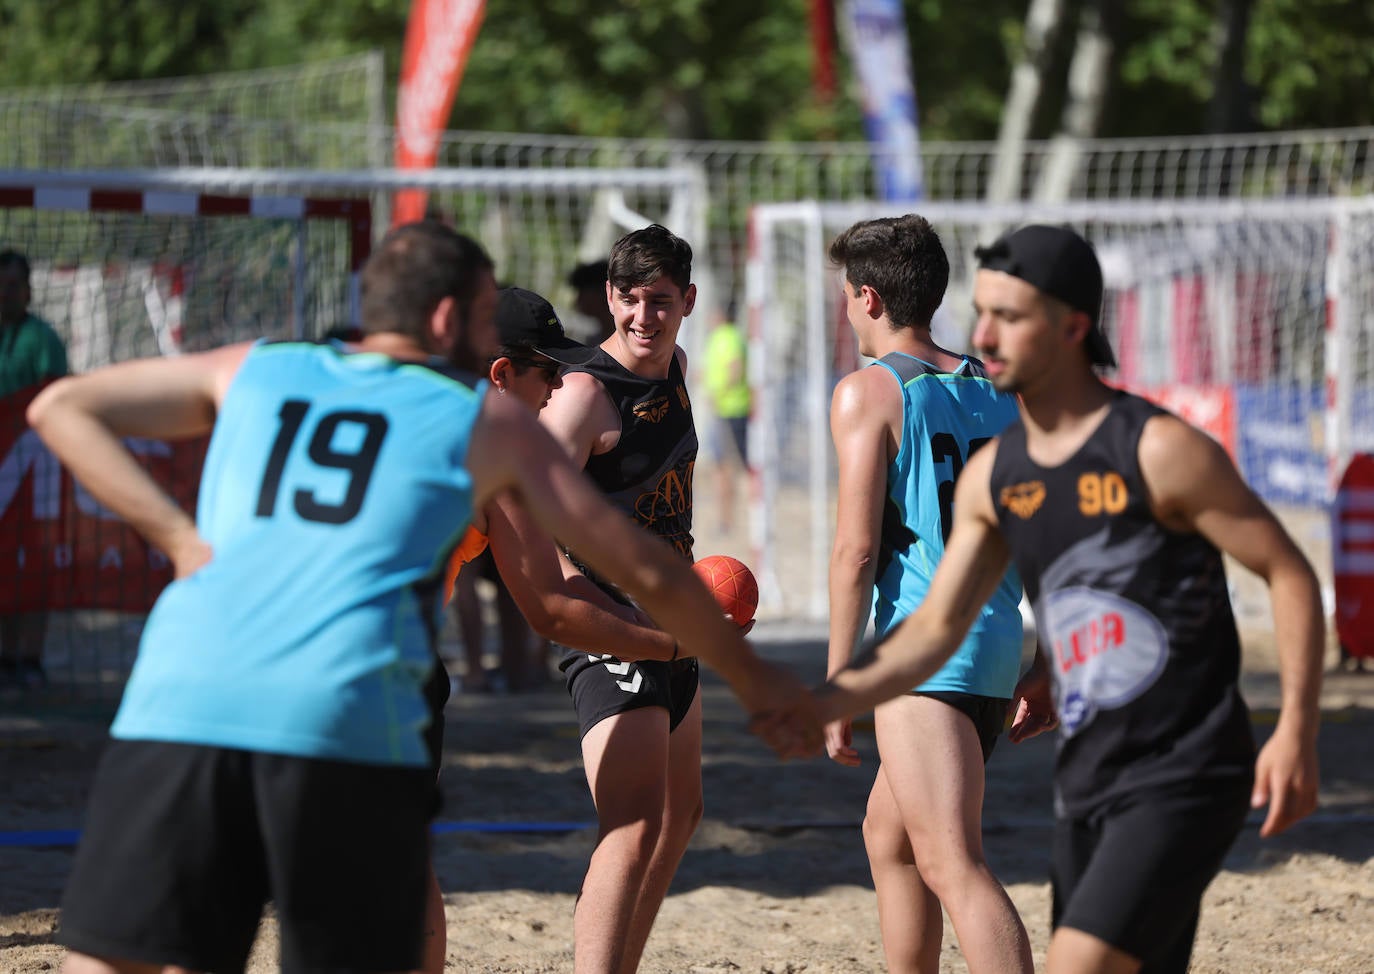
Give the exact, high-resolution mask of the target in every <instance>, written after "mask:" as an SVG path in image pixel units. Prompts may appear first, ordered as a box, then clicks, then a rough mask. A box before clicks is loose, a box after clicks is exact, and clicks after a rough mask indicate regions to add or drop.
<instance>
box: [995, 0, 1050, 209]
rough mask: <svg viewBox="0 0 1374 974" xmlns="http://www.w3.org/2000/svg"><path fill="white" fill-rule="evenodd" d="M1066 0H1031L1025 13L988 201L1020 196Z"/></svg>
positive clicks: (1004, 109) (999, 132) (1003, 113)
mask: <svg viewBox="0 0 1374 974" xmlns="http://www.w3.org/2000/svg"><path fill="white" fill-rule="evenodd" d="M1064 7H1065V0H1031V3H1030V9H1029V10H1027V11H1026V37H1025V43H1024V44H1023V45H1022V47H1021V59H1020V60H1019V61H1018V62H1017V63H1016V67H1015V68H1013V69H1012V73H1011V90H1010V91H1008V92H1007V103H1006V105H1005V106H1003V108H1002V124H1001V126H1000V128H999V129H998V132H997V156H996V158H995V160H994V162H993V168H992V175H991V177H990V178H989V180H988V192H987V198H988V199H989V200H991V201H1000V200H1011V199H1017V198H1019V197H1020V195H1021V170H1022V156H1023V154H1024V153H1025V146H1026V138H1027V136H1028V135H1029V134H1030V128H1031V121H1032V120H1033V119H1034V118H1035V109H1036V107H1037V106H1038V105H1039V104H1040V93H1041V91H1042V90H1043V89H1044V87H1045V78H1046V76H1048V74H1049V72H1050V68H1051V66H1052V65H1051V63H1050V62H1051V58H1052V57H1053V52H1054V41H1055V38H1056V37H1057V36H1058V34H1059V31H1060V28H1061V26H1062V24H1063V20H1064Z"/></svg>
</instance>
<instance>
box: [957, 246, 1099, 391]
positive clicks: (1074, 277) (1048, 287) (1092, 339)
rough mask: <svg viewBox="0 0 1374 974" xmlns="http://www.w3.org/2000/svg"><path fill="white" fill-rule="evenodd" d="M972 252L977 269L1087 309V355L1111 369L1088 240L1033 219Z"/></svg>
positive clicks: (1096, 266)
mask: <svg viewBox="0 0 1374 974" xmlns="http://www.w3.org/2000/svg"><path fill="white" fill-rule="evenodd" d="M973 255H974V256H975V257H977V258H978V266H979V267H980V268H982V269H984V270H989V271H1001V272H1002V273H1004V274H1010V275H1011V276H1012V277H1019V278H1021V280H1023V281H1025V282H1026V283H1028V284H1033V285H1034V286H1035V287H1036V288H1037V289H1039V290H1040V291H1042V292H1044V293H1045V294H1048V295H1049V296H1050V297H1052V298H1058V299H1059V300H1060V301H1063V302H1064V303H1065V304H1067V305H1068V306H1069V307H1070V308H1073V309H1074V310H1075V311H1081V312H1083V313H1084V314H1086V315H1087V316H1088V320H1089V321H1091V322H1092V327H1091V328H1090V329H1089V330H1088V334H1087V337H1085V338H1084V339H1083V345H1084V347H1085V348H1086V349H1087V350H1088V359H1089V360H1090V361H1091V362H1092V363H1093V365H1103V366H1108V367H1110V368H1116V355H1115V354H1113V352H1112V346H1111V344H1110V343H1109V342H1108V341H1107V336H1106V334H1104V333H1103V331H1102V321H1101V319H1102V265H1101V264H1099V263H1098V262H1097V254H1096V253H1094V251H1093V248H1092V246H1091V245H1090V244H1089V243H1088V241H1086V240H1084V239H1083V238H1082V237H1080V236H1079V235H1078V234H1077V233H1075V232H1074V231H1073V230H1070V229H1069V228H1068V227H1050V226H1044V225H1043V224H1032V225H1030V226H1025V227H1022V228H1021V229H1019V230H1013V231H1011V232H1010V233H1004V234H1002V236H1000V237H998V238H997V239H996V240H995V241H993V242H992V243H991V244H989V245H988V246H986V247H977V248H975V249H974V251H973Z"/></svg>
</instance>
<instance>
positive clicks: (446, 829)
mask: <svg viewBox="0 0 1374 974" xmlns="http://www.w3.org/2000/svg"><path fill="white" fill-rule="evenodd" d="M1264 814H1265V813H1264V812H1263V811H1256V812H1251V813H1250V814H1249V815H1248V816H1247V817H1246V825H1249V826H1252V827H1253V826H1258V825H1259V824H1260V823H1261V822H1263V821H1264ZM730 824H733V825H734V827H735V828H739V829H745V830H748V831H789V832H790V831H799V830H801V829H857V828H858V827H859V824H860V823H859V821H858V820H857V819H792V820H788V819H780V820H777V821H771V822H769V821H747V822H735V823H730ZM1053 824H1054V823H1053V820H1051V819H1050V818H1049V817H1048V816H1034V817H1019V818H1000V819H999V818H995V819H987V820H985V821H984V822H983V830H984V831H985V832H987V833H989V834H995V833H997V832H1002V831H1007V830H1009V829H1024V828H1049V827H1050V826H1052V825H1053ZM1369 824H1374V813H1371V812H1363V811H1349V812H1346V811H1335V810H1332V811H1329V812H1322V811H1318V812H1314V813H1313V814H1311V815H1309V816H1308V817H1307V818H1305V819H1303V820H1302V821H1301V822H1300V823H1298V826H1299V827H1301V826H1303V825H1369ZM595 827H596V823H595V822H472V821H468V822H454V821H445V820H440V821H438V822H435V823H434V824H432V825H431V826H430V827H429V830H430V833H431V834H432V835H448V834H451V833H454V832H468V833H488V834H504V835H521V834H524V835H561V834H565V833H568V832H580V831H582V830H584V829H592V828H595ZM80 838H81V830H80V829H15V830H8V831H4V830H0V848H6V847H8V848H23V849H57V848H64V847H69V846H74V845H76V843H77V841H78V840H79V839H80Z"/></svg>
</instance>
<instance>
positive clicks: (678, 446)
mask: <svg viewBox="0 0 1374 974" xmlns="http://www.w3.org/2000/svg"><path fill="white" fill-rule="evenodd" d="M567 371H569V372H586V373H587V374H589V375H591V376H593V377H595V378H596V379H597V380H599V381H600V382H601V385H602V386H603V387H604V388H605V390H606V394H607V395H608V396H610V398H611V402H612V403H613V404H614V405H615V408H616V412H617V414H619V416H620V439H619V440H618V441H617V443H616V445H615V446H614V447H613V448H612V449H610V450H607V451H606V452H605V453H598V454H594V455H593V456H591V457H590V458H589V459H588V460H587V467H586V470H587V475H588V476H589V477H591V478H592V480H593V481H594V482H595V483H596V485H597V486H598V487H600V488H601V491H602V492H603V493H604V494H605V495H606V496H607V498H608V499H609V500H610V502H611V503H612V504H613V505H615V506H616V507H618V508H620V509H621V510H623V511H624V512H625V513H626V514H628V515H630V516H631V517H633V518H634V519H635V521H636V522H637V523H638V524H640V525H642V526H643V527H644V528H646V529H648V530H649V531H652V532H653V533H654V534H656V535H658V536H659V537H660V538H662V539H663V540H665V541H667V542H668V543H669V544H671V545H672V546H673V547H674V548H676V549H677V550H678V552H679V553H680V554H681V555H682V556H683V557H684V558H686V559H688V560H689V561H690V560H691V558H692V472H693V469H694V468H695V466H696V459H697V431H696V424H695V422H694V421H693V419H692V401H691V399H689V398H688V396H687V383H686V379H685V377H684V376H683V373H682V368H681V367H680V366H679V365H678V361H677V357H676V356H674V358H673V362H672V365H671V366H670V367H669V369H668V376H667V378H663V379H649V378H645V377H644V376H640V375H636V374H635V373H633V372H631V371H630V370H629V369H627V368H625V367H624V366H623V365H621V364H620V363H619V362H617V361H616V360H615V359H614V358H612V357H611V356H610V355H609V354H607V353H606V352H605V351H602V350H598V351H597V354H596V356H595V357H593V358H592V359H591V360H590V361H588V362H586V363H585V364H583V365H576V366H572V367H570V368H569V369H568V370H567Z"/></svg>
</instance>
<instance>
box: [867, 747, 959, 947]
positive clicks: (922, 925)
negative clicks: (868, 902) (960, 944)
mask: <svg viewBox="0 0 1374 974" xmlns="http://www.w3.org/2000/svg"><path fill="white" fill-rule="evenodd" d="M864 848H865V849H867V850H868V865H869V868H870V870H871V871H872V873H873V888H874V890H875V891H876V892H877V894H878V927H879V929H880V930H881V931H882V936H883V955H884V956H885V957H886V958H887V969H888V971H889V972H893V974H896V972H915V971H929V972H936V971H939V969H940V945H941V942H942V941H943V939H944V933H945V929H944V928H945V918H944V914H943V913H941V912H940V901H939V900H938V899H937V898H936V896H935V894H934V893H933V892H931V890H930V888H929V887H928V886H926V884H925V880H923V879H922V878H921V871H920V870H919V869H917V868H916V854H915V852H914V851H912V848H911V840H910V839H909V838H908V837H907V834H906V826H905V824H904V823H903V822H902V813H901V809H899V808H898V807H897V799H896V798H894V797H893V795H892V789H891V788H889V787H888V784H887V777H886V776H885V775H884V774H883V773H882V771H881V770H879V772H878V776H877V778H876V779H875V780H874V782H873V789H872V791H871V792H869V796H868V811H867V814H865V816H864Z"/></svg>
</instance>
